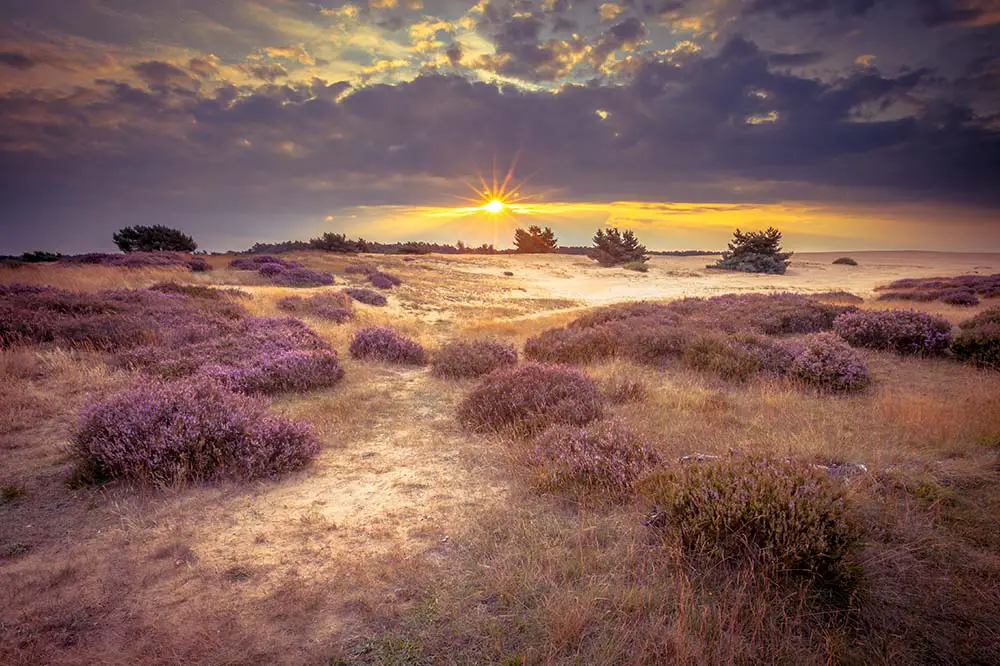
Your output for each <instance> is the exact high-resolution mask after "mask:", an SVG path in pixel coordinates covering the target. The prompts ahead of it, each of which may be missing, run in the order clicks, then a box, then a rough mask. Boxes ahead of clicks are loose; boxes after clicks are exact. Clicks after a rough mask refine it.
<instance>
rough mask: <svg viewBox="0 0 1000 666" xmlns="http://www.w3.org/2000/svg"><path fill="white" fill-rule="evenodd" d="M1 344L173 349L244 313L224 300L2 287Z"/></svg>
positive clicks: (142, 291) (219, 331)
mask: <svg viewBox="0 0 1000 666" xmlns="http://www.w3.org/2000/svg"><path fill="white" fill-rule="evenodd" d="M0 296H2V300H0V344H4V345H9V344H12V343H15V342H30V343H46V342H52V343H56V344H65V345H68V346H71V347H85V348H93V349H98V350H110V349H128V348H131V347H135V346H136V345H141V344H147V343H148V344H161V345H168V346H169V345H173V344H175V343H178V342H183V341H186V340H189V339H199V338H205V337H211V336H213V335H219V334H225V333H226V332H227V331H228V330H229V329H230V328H231V327H232V326H233V324H234V320H236V319H239V318H240V317H243V316H244V315H245V314H246V310H244V309H243V308H242V307H241V306H240V305H238V304H236V303H233V302H230V301H228V300H212V299H203V298H189V297H187V296H184V295H179V294H176V293H163V292H161V291H152V290H148V289H139V290H126V289H122V290H114V291H102V292H96V293H80V292H71V291H64V290H61V289H54V288H50V287H37V286H27V285H10V286H7V287H2V288H0Z"/></svg>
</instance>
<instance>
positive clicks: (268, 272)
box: [257, 263, 286, 277]
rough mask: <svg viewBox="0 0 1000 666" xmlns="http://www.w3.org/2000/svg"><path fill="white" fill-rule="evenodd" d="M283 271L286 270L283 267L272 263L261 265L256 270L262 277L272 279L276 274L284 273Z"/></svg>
mask: <svg viewBox="0 0 1000 666" xmlns="http://www.w3.org/2000/svg"><path fill="white" fill-rule="evenodd" d="M285 270H286V269H285V267H284V266H282V265H281V264H273V263H268V264H261V265H260V266H259V267H258V268H257V272H258V273H260V274H261V275H263V276H264V277H274V276H275V275H277V274H278V273H284V272H285Z"/></svg>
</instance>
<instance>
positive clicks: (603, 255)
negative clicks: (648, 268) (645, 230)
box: [587, 227, 649, 266]
mask: <svg viewBox="0 0 1000 666" xmlns="http://www.w3.org/2000/svg"><path fill="white" fill-rule="evenodd" d="M587 256H588V257H590V258H591V259H593V260H594V261H596V262H597V263H599V264H600V265H601V266H620V265H623V264H632V263H640V264H641V263H645V262H647V261H649V257H647V256H646V246H645V245H642V244H641V243H639V239H637V238H636V237H635V233H634V232H633V231H632V230H626V231H625V232H624V233H623V232H621V231H619V230H618V229H617V228H615V227H609V228H607V229H598V230H597V233H595V234H594V247H593V248H592V249H591V250H590V251H589V252H588V253H587Z"/></svg>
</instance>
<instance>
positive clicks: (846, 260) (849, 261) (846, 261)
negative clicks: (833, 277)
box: [833, 257, 858, 266]
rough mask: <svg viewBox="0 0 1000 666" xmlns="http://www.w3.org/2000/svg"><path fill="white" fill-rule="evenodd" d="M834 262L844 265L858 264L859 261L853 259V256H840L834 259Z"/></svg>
mask: <svg viewBox="0 0 1000 666" xmlns="http://www.w3.org/2000/svg"><path fill="white" fill-rule="evenodd" d="M833 263H835V264H839V265H842V266H857V265H858V262H857V261H855V260H854V259H852V258H851V257H839V258H837V259H834V260H833Z"/></svg>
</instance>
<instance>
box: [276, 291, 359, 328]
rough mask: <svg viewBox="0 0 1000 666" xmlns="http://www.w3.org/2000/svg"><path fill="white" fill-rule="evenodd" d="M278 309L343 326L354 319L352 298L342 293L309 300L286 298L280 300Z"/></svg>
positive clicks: (316, 295)
mask: <svg viewBox="0 0 1000 666" xmlns="http://www.w3.org/2000/svg"><path fill="white" fill-rule="evenodd" d="M277 305H278V309H280V310H285V311H286V312H294V313H296V314H304V315H311V316H313V317H318V318H320V319H326V320H327V321H333V322H336V323H338V324H343V323H345V322H347V321H350V320H351V319H353V318H354V311H353V310H351V298H350V297H349V296H348V295H347V294H345V293H343V292H340V291H336V292H322V293H319V294H314V295H312V296H310V297H308V298H302V297H301V296H286V297H285V298H282V299H280V300H278V303H277Z"/></svg>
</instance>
